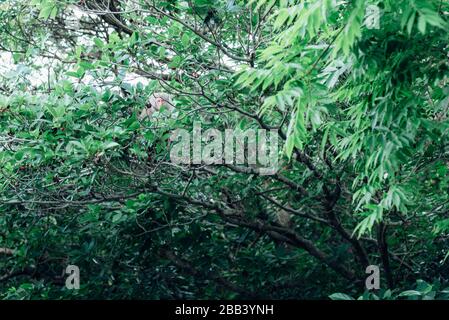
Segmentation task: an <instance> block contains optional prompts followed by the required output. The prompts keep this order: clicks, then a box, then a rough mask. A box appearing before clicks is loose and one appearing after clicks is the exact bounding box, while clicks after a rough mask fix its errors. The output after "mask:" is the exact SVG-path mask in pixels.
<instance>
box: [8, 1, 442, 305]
mask: <svg viewBox="0 0 449 320" xmlns="http://www.w3.org/2000/svg"><path fill="white" fill-rule="evenodd" d="M372 6H376V8H379V10H380V13H381V15H380V20H379V21H378V22H379V25H378V26H379V28H376V27H373V26H372V25H368V24H367V23H366V21H367V20H366V19H367V17H366V13H367V10H368V9H370V8H371V9H372V8H373V7H372ZM368 11H369V10H368ZM448 30H449V2H448V1H447V0H366V1H364V0H347V1H334V0H258V1H254V0H253V1H243V0H234V1H233V0H229V1H225V0H214V1H211V0H207V1H206V0H191V1H181V0H165V1H164V0H109V1H106V0H81V1H75V0H32V1H31V2H29V1H23V0H0V72H1V74H0V248H1V249H0V297H1V298H4V299H29V298H32V299H61V298H83V299H93V298H107V299H119V298H125V299H128V298H134V299H177V298H186V299H200V298H202V299H204V298H214V299H217V298H221V299H236V298H240V299H242V298H275V299H284V298H290V299H291V298H295V299H316V298H325V299H327V298H328V297H331V298H332V299H348V298H349V297H354V298H357V297H362V298H363V299H396V298H399V299H444V298H447V297H449V290H448V289H445V288H446V287H448V286H449V284H448V274H449V262H448V261H446V258H448V256H449V251H448V250H449V247H448V244H449V213H448V210H449V194H448V193H449V176H448V169H449V145H448V143H447V142H446V140H447V139H448V137H449V121H448V111H449V42H448V38H449V34H448ZM155 92H164V93H169V94H170V95H171V97H172V100H173V104H174V106H175V109H176V111H175V112H173V113H172V114H169V116H167V117H164V116H163V115H164V114H165V115H168V114H167V113H170V112H169V111H168V110H167V109H165V111H164V108H162V110H161V112H160V113H157V114H155V115H152V116H151V117H147V118H144V119H141V118H140V117H139V114H141V112H142V110H143V109H144V108H146V106H147V103H148V101H149V97H150V95H152V94H153V93H155ZM196 121H198V122H200V123H201V125H202V128H203V130H205V129H208V128H215V129H218V130H220V131H224V130H225V129H229V128H232V129H234V128H240V129H242V130H247V129H250V128H252V129H258V128H262V129H273V130H277V132H278V133H279V145H280V146H281V147H282V148H280V150H279V171H278V172H277V173H276V174H274V175H261V174H259V171H258V170H256V169H255V167H254V166H241V165H218V164H217V165H205V164H201V165H194V164H191V165H178V164H174V163H173V162H171V161H170V153H169V151H170V148H171V146H172V145H173V144H172V143H171V142H170V141H169V137H170V133H171V132H173V130H175V129H186V130H188V131H192V129H193V123H194V122H196ZM67 265H76V266H78V267H79V269H80V276H81V279H80V282H81V288H80V289H79V290H68V289H66V288H65V286H64V283H65V277H66V275H65V274H64V271H65V268H66V266H67ZM368 265H378V266H379V267H380V277H381V278H380V279H381V284H380V289H379V290H374V291H371V292H368V291H366V288H365V279H366V277H367V276H368V274H366V273H365V269H366V267H367V266H368Z"/></svg>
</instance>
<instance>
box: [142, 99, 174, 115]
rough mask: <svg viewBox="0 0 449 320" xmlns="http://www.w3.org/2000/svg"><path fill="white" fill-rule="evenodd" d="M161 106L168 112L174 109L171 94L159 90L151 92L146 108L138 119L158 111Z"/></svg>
mask: <svg viewBox="0 0 449 320" xmlns="http://www.w3.org/2000/svg"><path fill="white" fill-rule="evenodd" d="M162 107H166V108H167V109H168V111H169V113H170V114H171V113H172V112H173V111H174V110H175V108H174V106H173V103H172V99H171V95H169V94H168V93H161V92H155V93H153V94H152V95H151V97H150V99H149V100H148V103H147V106H146V108H145V109H143V110H142V112H141V113H140V115H139V120H144V119H145V118H149V117H151V115H153V113H155V112H159V111H160V110H161V108H162Z"/></svg>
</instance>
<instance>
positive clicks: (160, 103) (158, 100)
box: [154, 97, 165, 111]
mask: <svg viewBox="0 0 449 320" xmlns="http://www.w3.org/2000/svg"><path fill="white" fill-rule="evenodd" d="M164 103H165V100H164V99H162V98H161V97H157V98H156V104H155V106H154V109H156V111H159V110H160V109H161V107H162V106H163V105H164Z"/></svg>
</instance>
